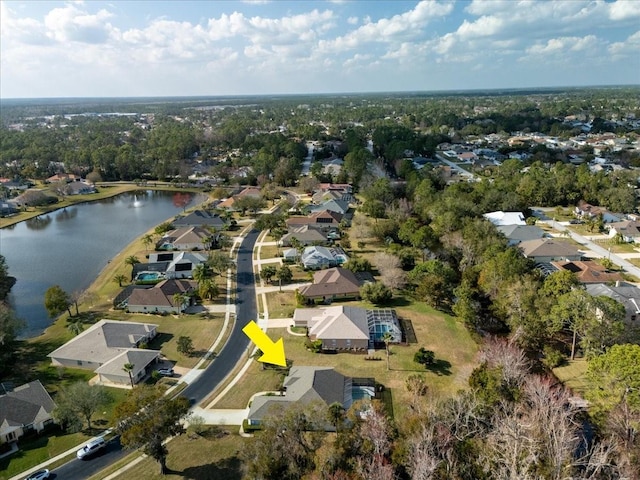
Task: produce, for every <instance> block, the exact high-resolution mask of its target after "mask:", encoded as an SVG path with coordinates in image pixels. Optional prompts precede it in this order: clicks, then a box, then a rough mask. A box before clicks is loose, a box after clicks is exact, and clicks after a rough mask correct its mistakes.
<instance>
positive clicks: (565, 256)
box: [518, 238, 582, 263]
mask: <svg viewBox="0 0 640 480" xmlns="http://www.w3.org/2000/svg"><path fill="white" fill-rule="evenodd" d="M518 248H520V250H521V251H522V254H523V255H524V256H525V257H527V258H530V259H531V260H533V261H534V262H536V263H549V262H554V261H559V260H569V261H575V260H580V259H581V258H582V253H580V251H579V250H578V249H577V248H576V247H574V246H573V245H572V244H571V243H569V242H564V241H562V240H557V239H555V238H540V239H537V240H528V241H526V242H521V243H520V244H518Z"/></svg>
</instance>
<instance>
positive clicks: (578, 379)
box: [553, 358, 588, 395]
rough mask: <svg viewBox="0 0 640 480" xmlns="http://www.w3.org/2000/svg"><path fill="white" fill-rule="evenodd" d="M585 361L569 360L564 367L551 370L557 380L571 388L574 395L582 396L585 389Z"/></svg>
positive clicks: (580, 359) (581, 359) (582, 359)
mask: <svg viewBox="0 0 640 480" xmlns="http://www.w3.org/2000/svg"><path fill="white" fill-rule="evenodd" d="M587 366H588V365H587V361H586V360H585V359H584V358H579V359H576V360H569V361H568V362H567V363H566V364H565V365H563V366H561V367H557V368H554V369H553V373H554V374H555V376H556V377H558V380H560V381H561V382H562V383H564V384H565V385H566V386H567V387H569V388H571V389H572V390H573V391H574V392H575V393H577V394H580V395H583V394H584V392H585V389H586V385H587V384H586V381H585V374H586V373H587Z"/></svg>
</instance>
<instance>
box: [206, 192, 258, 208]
mask: <svg viewBox="0 0 640 480" xmlns="http://www.w3.org/2000/svg"><path fill="white" fill-rule="evenodd" d="M242 197H255V198H262V192H260V189H259V188H256V187H247V188H245V189H244V190H242V191H241V192H240V193H238V194H237V195H234V196H232V197H229V198H227V199H226V200H223V201H222V202H220V203H219V204H218V205H217V206H218V208H224V209H226V210H233V209H234V208H235V206H234V204H235V202H236V199H238V198H242Z"/></svg>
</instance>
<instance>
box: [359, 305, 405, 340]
mask: <svg viewBox="0 0 640 480" xmlns="http://www.w3.org/2000/svg"><path fill="white" fill-rule="evenodd" d="M367 324H368V326H369V341H370V342H373V343H374V344H375V343H380V342H383V343H384V339H383V336H384V334H385V333H387V332H389V333H390V334H391V343H400V342H402V330H401V329H400V322H398V316H397V315H396V311H395V310H392V309H390V308H381V309H376V310H367Z"/></svg>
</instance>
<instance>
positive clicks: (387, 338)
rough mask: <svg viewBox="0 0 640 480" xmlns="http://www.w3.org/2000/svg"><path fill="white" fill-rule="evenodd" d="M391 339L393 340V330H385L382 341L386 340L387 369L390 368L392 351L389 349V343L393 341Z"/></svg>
mask: <svg viewBox="0 0 640 480" xmlns="http://www.w3.org/2000/svg"><path fill="white" fill-rule="evenodd" d="M391 340H393V335H391V332H384V334H383V335H382V341H383V342H384V347H385V349H386V351H387V370H389V369H390V367H389V355H390V351H389V343H390V342H391Z"/></svg>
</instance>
